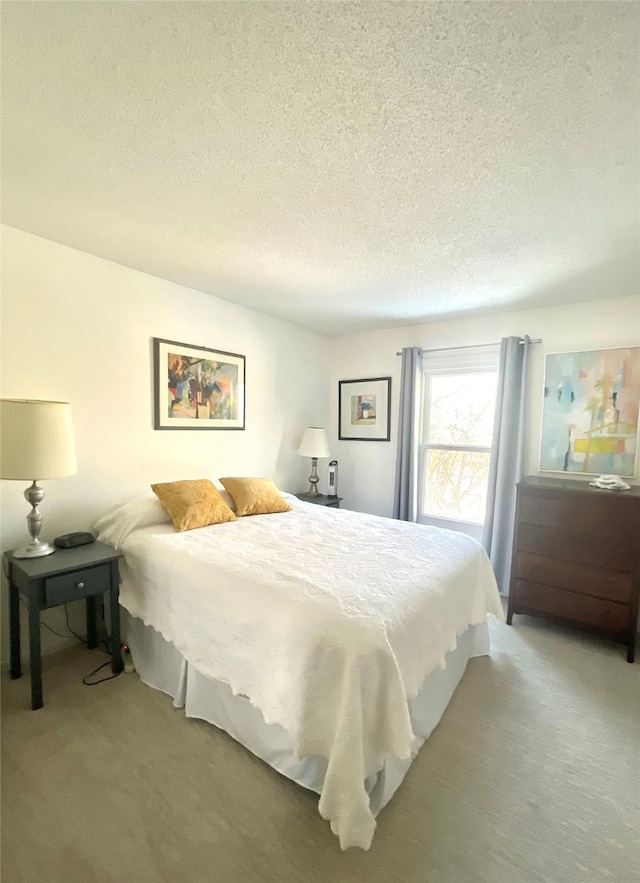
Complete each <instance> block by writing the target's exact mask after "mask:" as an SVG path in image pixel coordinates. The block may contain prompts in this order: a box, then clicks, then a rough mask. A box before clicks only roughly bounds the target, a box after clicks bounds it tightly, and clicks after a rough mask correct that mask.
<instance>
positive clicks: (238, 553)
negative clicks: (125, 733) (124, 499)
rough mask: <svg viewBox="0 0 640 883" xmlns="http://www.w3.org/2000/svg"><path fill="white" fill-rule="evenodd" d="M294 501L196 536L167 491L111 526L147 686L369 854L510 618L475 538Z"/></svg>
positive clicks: (107, 527) (107, 534)
mask: <svg viewBox="0 0 640 883" xmlns="http://www.w3.org/2000/svg"><path fill="white" fill-rule="evenodd" d="M286 497H287V499H288V501H289V503H290V504H291V507H292V509H291V511H290V512H283V513H278V514H272V515H257V516H251V517H244V518H238V519H237V520H236V521H233V522H228V523H225V524H216V525H213V526H210V527H205V528H200V529H197V530H190V531H186V532H183V533H178V532H176V531H175V530H174V528H173V526H172V524H171V523H170V522H169V520H168V516H167V515H166V513H165V511H164V509H163V508H162V506H161V505H160V503H159V502H158V500H157V499H156V498H155V497H149V498H144V499H140V500H135V501H131V502H129V503H128V504H126V505H124V506H121V507H118V508H117V509H116V510H112V511H111V512H110V513H108V514H107V515H106V516H105V517H104V518H103V519H101V521H100V522H99V523H98V525H97V529H98V532H99V539H100V540H101V541H103V542H106V543H110V544H111V545H113V546H115V547H116V548H118V549H120V550H121V552H122V553H123V562H122V565H121V588H120V603H121V605H122V606H123V607H124V608H125V610H126V611H127V613H126V614H125V617H124V622H125V629H126V632H125V633H126V635H127V639H128V642H129V644H130V647H131V651H132V656H133V660H134V663H135V665H136V669H137V670H138V672H139V673H140V676H141V678H142V680H143V681H145V683H148V684H149V685H150V686H152V687H155V688H156V689H160V690H163V691H164V692H166V693H168V694H169V695H171V696H172V697H173V699H174V704H176V705H178V706H184V707H185V710H186V713H187V714H188V715H190V716H194V717H200V718H203V719H204V720H208V721H210V722H211V723H213V724H215V725H216V726H219V727H221V728H222V729H224V730H226V731H227V732H228V733H229V734H230V735H231V736H233V737H234V738H236V739H237V740H238V741H239V742H241V743H242V744H244V745H245V746H246V747H247V748H249V749H250V750H251V751H253V753H254V754H256V755H257V756H259V757H261V758H262V759H263V760H265V761H266V762H267V763H269V764H270V765H271V766H273V767H274V768H275V769H277V770H278V771H279V772H281V773H282V774H283V775H286V776H288V777H289V778H291V779H293V780H294V781H296V782H298V783H299V784H301V785H303V786H304V787H307V788H310V789H312V790H314V791H316V792H317V793H319V794H320V800H319V803H318V809H319V812H320V814H321V815H322V816H323V818H325V819H327V820H328V821H329V822H330V825H331V829H332V831H333V832H334V833H335V834H336V835H337V836H338V837H339V840H340V845H341V847H342V848H343V849H346V848H348V847H350V846H359V847H361V848H363V849H368V848H369V846H370V844H371V840H372V837H373V834H374V830H375V826H376V821H375V816H376V815H377V813H378V812H379V811H380V809H382V807H383V806H384V805H385V804H386V803H387V802H388V800H389V799H390V798H391V797H392V796H393V794H394V792H395V791H396V789H397V788H398V786H399V785H400V783H401V782H402V779H403V777H404V775H405V774H406V772H407V770H408V769H409V766H410V764H411V761H412V759H413V757H415V755H416V754H417V752H418V750H419V749H420V747H421V745H422V744H423V743H424V741H425V739H427V738H428V736H429V735H430V733H431V731H432V730H433V728H434V727H435V726H436V725H437V723H438V721H439V720H440V717H441V716H442V714H443V712H444V710H445V708H446V706H447V704H448V702H449V700H450V698H451V695H452V694H453V691H454V690H455V687H456V685H457V683H458V682H459V680H460V678H461V677H462V675H463V673H464V670H465V667H466V664H467V661H468V660H469V659H470V658H472V657H473V656H478V655H485V654H487V653H488V652H489V642H488V630H487V617H488V616H494V617H497V618H502V617H503V613H502V606H501V603H500V598H499V595H498V591H497V587H496V583H495V579H494V577H493V572H492V569H491V566H490V564H489V561H488V558H487V556H486V554H485V552H484V550H483V549H482V548H481V546H480V545H479V544H478V543H476V542H475V541H474V540H472V539H471V538H470V537H467V536H466V535H464V534H460V533H456V532H453V531H446V530H442V529H440V528H434V527H425V526H420V525H415V524H407V523H404V522H398V521H392V520H390V519H385V518H379V517H376V516H372V515H364V514H361V513H355V512H350V511H349V510H344V509H341V510H335V509H325V508H323V507H319V506H313V505H312V504H309V503H304V502H302V501H299V500H297V499H296V498H295V497H292V496H291V495H286Z"/></svg>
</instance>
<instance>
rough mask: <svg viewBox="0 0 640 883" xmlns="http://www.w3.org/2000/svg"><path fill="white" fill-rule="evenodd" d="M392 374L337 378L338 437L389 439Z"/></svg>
mask: <svg viewBox="0 0 640 883" xmlns="http://www.w3.org/2000/svg"><path fill="white" fill-rule="evenodd" d="M390 413H391V378H390V377H372V378H370V379H366V380H339V381H338V438H339V439H343V440H347V441H389V439H390V438H391V425H390V420H389V415H390Z"/></svg>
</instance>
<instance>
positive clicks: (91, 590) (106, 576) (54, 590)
mask: <svg viewBox="0 0 640 883" xmlns="http://www.w3.org/2000/svg"><path fill="white" fill-rule="evenodd" d="M44 586H45V596H46V606H47V607H54V606H55V605H56V604H66V603H67V602H68V601H76V600H77V599H78V598H86V597H87V596H88V595H98V594H100V593H102V592H107V591H108V590H109V589H110V587H111V568H110V566H109V565H108V564H107V565H101V566H100V567H87V568H85V569H84V570H74V571H72V572H71V573H65V574H63V575H62V576H51V577H49V579H45V581H44Z"/></svg>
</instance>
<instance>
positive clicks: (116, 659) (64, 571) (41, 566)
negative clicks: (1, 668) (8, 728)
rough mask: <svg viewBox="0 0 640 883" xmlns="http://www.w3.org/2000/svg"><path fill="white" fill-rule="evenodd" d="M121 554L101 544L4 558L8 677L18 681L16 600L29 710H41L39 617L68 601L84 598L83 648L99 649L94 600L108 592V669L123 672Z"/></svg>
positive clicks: (18, 631) (18, 634)
mask: <svg viewBox="0 0 640 883" xmlns="http://www.w3.org/2000/svg"><path fill="white" fill-rule="evenodd" d="M121 557H122V556H121V555H120V553H119V552H116V550H115V549H112V548H111V546H105V545H104V544H103V543H91V544H90V545H87V546H78V547H77V548H76V549H56V551H55V552H54V553H53V555H47V556H46V557H44V558H14V557H13V555H12V554H11V552H6V553H5V559H6V561H7V564H8V566H9V574H8V575H9V636H10V640H9V643H10V648H11V677H12V678H19V677H20V676H21V675H22V666H21V664H20V594H22V596H23V597H24V598H25V599H26V601H27V607H28V610H29V659H30V664H31V708H32V709H34V710H35V709H36V708H42V706H43V704H44V703H43V701H42V657H41V653H40V611H41V610H46V609H47V608H48V607H57V606H58V605H59V604H66V603H67V602H68V601H78V600H79V599H82V598H86V604H87V646H88V647H89V648H93V647H96V646H97V637H98V636H97V630H96V595H102V594H103V593H104V592H107V591H108V592H109V600H110V605H111V606H110V612H111V668H112V671H113V673H114V674H118V672H121V671H122V667H123V663H122V654H121V652H120V607H119V604H118V588H119V587H118V558H121Z"/></svg>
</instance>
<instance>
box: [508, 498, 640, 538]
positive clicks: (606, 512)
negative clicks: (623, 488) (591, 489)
mask: <svg viewBox="0 0 640 883" xmlns="http://www.w3.org/2000/svg"><path fill="white" fill-rule="evenodd" d="M520 521H521V522H522V523H526V524H538V525H540V526H542V527H553V528H558V529H560V530H570V531H572V532H575V533H585V534H590V535H592V536H597V537H617V538H618V539H622V540H628V541H629V542H632V543H634V544H635V545H636V547H637V545H638V537H639V536H640V506H639V505H638V500H637V499H634V498H633V497H631V498H627V499H625V498H624V497H597V496H595V495H594V496H593V497H592V496H587V495H585V494H570V495H568V496H566V497H564V498H561V499H558V498H556V497H553V496H547V495H540V496H533V495H532V494H526V493H523V494H522V496H521V498H520Z"/></svg>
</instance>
